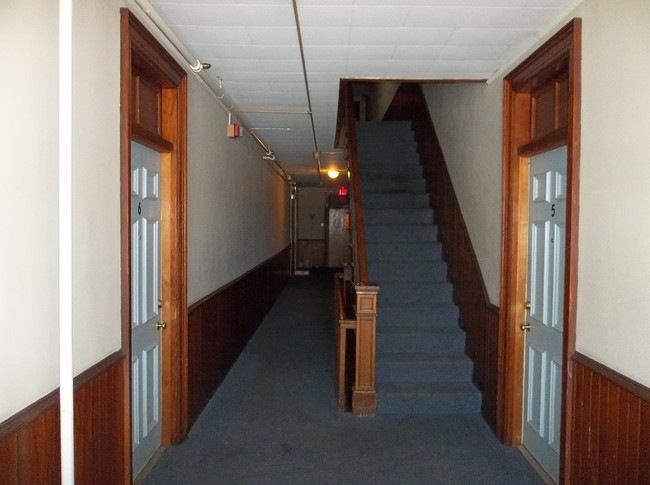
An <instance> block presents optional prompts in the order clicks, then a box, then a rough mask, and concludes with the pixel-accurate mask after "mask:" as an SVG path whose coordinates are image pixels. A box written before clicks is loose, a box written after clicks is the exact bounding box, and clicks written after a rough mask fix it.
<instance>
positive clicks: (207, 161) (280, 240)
mask: <svg viewBox="0 0 650 485" xmlns="http://www.w3.org/2000/svg"><path fill="white" fill-rule="evenodd" d="M188 110H189V112H190V113H191V116H190V119H189V126H188V137H189V139H188V143H189V146H188V158H189V161H188V185H189V187H190V190H189V194H188V212H189V214H188V276H189V288H188V300H189V302H190V303H192V302H194V301H196V300H198V299H200V298H202V297H203V296H205V295H206V294H208V293H210V292H212V291H214V290H215V289H216V288H219V287H220V286H223V285H224V284H226V283H228V282H229V281H232V280H233V279H234V278H236V277H238V276H240V275H242V274H243V273H245V272H246V271H248V270H249V269H251V268H253V267H255V266H257V265H258V264H259V263H260V262H262V261H264V260H265V259H268V258H270V257H271V256H273V255H274V254H275V253H277V252H279V251H280V250H282V249H283V248H285V247H286V246H287V245H288V244H289V229H288V220H289V215H288V209H289V186H288V184H287V183H286V182H284V181H283V180H282V179H281V178H280V177H279V176H278V175H277V174H276V172H274V171H273V169H272V168H271V166H270V165H269V164H268V162H267V161H265V160H262V152H261V151H260V150H259V149H258V148H257V147H255V146H254V145H253V143H252V141H251V140H250V139H249V138H248V135H246V136H245V137H242V138H240V139H238V140H231V139H229V138H226V136H225V133H226V125H227V123H228V114H227V113H226V112H225V111H224V110H223V109H222V108H221V107H220V106H218V105H217V104H216V103H215V101H214V98H213V96H212V95H211V94H210V93H209V92H208V91H207V89H205V88H204V87H203V86H202V85H201V83H200V81H198V80H196V79H195V78H191V82H190V93H189V107H188Z"/></svg>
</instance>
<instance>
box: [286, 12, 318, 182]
mask: <svg viewBox="0 0 650 485" xmlns="http://www.w3.org/2000/svg"><path fill="white" fill-rule="evenodd" d="M291 3H292V4H293V17H294V19H295V21H296V32H297V34H298V46H299V47H300V60H301V62H302V75H303V77H304V79H305V91H306V93H307V106H308V107H309V119H310V121H311V133H312V135H313V137H314V158H315V160H316V171H317V173H318V179H319V180H320V183H321V185H322V184H323V176H322V175H321V170H320V157H319V156H318V155H317V154H318V141H317V139H316V125H315V124H314V110H313V109H312V105H311V93H310V92H309V79H308V78H307V64H306V63H305V48H304V45H303V43H302V30H301V29H300V16H299V15H298V3H297V1H296V0H292V1H291Z"/></svg>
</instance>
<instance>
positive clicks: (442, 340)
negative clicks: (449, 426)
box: [357, 122, 481, 414]
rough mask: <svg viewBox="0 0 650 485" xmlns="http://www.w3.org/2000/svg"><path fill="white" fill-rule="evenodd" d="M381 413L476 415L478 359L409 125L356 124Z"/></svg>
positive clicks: (479, 399) (406, 123)
mask: <svg viewBox="0 0 650 485" xmlns="http://www.w3.org/2000/svg"><path fill="white" fill-rule="evenodd" d="M357 143H358V153H359V169H360V172H361V173H360V178H361V190H362V196H363V200H362V202H363V220H364V227H365V235H366V252H367V263H368V274H369V278H370V281H371V282H373V283H377V284H379V285H380V291H379V299H378V317H377V354H376V374H375V375H376V385H377V399H378V413H380V414H450V413H478V412H479V411H480V404H481V396H480V393H479V392H478V390H477V389H476V388H475V387H474V386H473V385H472V382H471V376H472V362H471V360H470V359H469V358H468V357H467V356H466V355H465V352H464V349H465V333H464V332H463V331H462V330H461V329H460V327H459V326H458V308H457V307H456V306H455V305H454V304H453V302H452V291H453V288H452V285H451V283H449V281H447V278H446V274H447V265H446V263H445V262H444V261H443V260H442V247H441V245H440V243H439V242H438V235H437V227H436V225H435V224H434V222H433V221H434V219H433V210H432V209H431V208H430V207H429V195H428V193H427V191H426V187H425V181H424V179H423V177H422V167H421V166H420V163H419V156H418V154H417V152H416V146H415V142H414V141H413V134H412V132H411V127H410V123H409V122H363V123H358V124H357Z"/></svg>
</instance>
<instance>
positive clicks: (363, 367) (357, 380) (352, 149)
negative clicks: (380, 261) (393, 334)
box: [336, 80, 379, 416]
mask: <svg viewBox="0 0 650 485" xmlns="http://www.w3.org/2000/svg"><path fill="white" fill-rule="evenodd" d="M336 139H337V145H338V147H339V148H342V147H344V148H345V149H346V150H347V154H348V157H349V158H348V165H349V169H350V211H351V226H352V227H351V229H352V256H353V265H352V268H351V269H352V276H353V277H352V281H353V283H354V293H355V295H356V298H355V305H354V307H353V309H354V311H355V312H356V315H354V318H353V320H354V324H352V323H351V320H352V319H351V318H349V317H350V316H351V315H347V314H346V315H345V316H346V318H341V315H342V314H341V313H340V310H339V319H338V324H337V345H338V351H339V358H338V365H339V369H338V376H339V409H341V406H342V404H341V403H342V402H343V407H344V408H345V406H346V397H345V376H346V369H345V365H346V357H345V352H346V350H347V332H348V331H349V330H352V331H354V332H355V340H354V343H355V359H354V386H353V389H352V399H351V400H352V413H353V414H355V415H357V416H374V415H375V414H376V412H377V391H376V389H375V335H376V330H375V327H376V322H377V293H378V292H379V287H378V286H377V285H375V284H372V283H369V282H368V267H367V263H366V242H365V233H364V226H363V206H362V202H361V179H360V173H359V157H358V152H357V135H356V119H355V114H354V107H353V96H352V83H351V82H348V81H346V80H343V81H341V87H340V99H339V116H338V120H337V137H336ZM345 280H348V281H349V275H348V274H346V278H343V279H340V278H337V282H339V281H342V284H341V286H342V290H338V289H337V299H338V298H340V302H341V303H339V308H341V306H342V308H343V311H344V312H345V310H347V308H346V306H347V305H346V302H347V301H348V300H351V299H352V298H349V299H348V298H346V297H347V294H348V293H347V291H348V288H346V285H345ZM341 396H343V401H341V399H342V397H341Z"/></svg>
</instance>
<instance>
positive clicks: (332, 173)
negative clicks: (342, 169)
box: [327, 168, 339, 179]
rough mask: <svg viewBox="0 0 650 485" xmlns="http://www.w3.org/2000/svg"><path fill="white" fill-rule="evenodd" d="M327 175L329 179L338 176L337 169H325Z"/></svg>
mask: <svg viewBox="0 0 650 485" xmlns="http://www.w3.org/2000/svg"><path fill="white" fill-rule="evenodd" d="M327 176H328V177H329V178H331V179H335V178H336V177H338V176H339V171H338V170H334V169H333V168H332V169H330V170H328V171H327Z"/></svg>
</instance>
